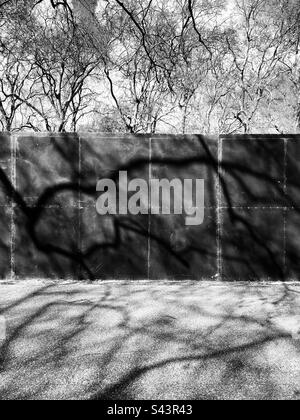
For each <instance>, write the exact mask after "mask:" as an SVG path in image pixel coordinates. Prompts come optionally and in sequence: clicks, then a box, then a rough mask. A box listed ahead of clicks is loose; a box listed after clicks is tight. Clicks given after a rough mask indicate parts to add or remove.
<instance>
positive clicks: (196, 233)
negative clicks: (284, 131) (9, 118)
mask: <svg viewBox="0 0 300 420" xmlns="http://www.w3.org/2000/svg"><path fill="white" fill-rule="evenodd" d="M2 137H3V138H1V143H0V163H1V166H0V185H1V188H0V212H1V214H0V216H1V220H2V221H3V223H2V226H1V228H0V229H1V240H0V241H1V242H0V258H1V272H0V275H1V277H2V278H4V277H9V276H12V277H14V278H17V279H24V278H55V279H57V278H61V279H66V278H69V279H89V280H95V279H112V278H113V279H121V280H122V279H130V280H136V279H172V280H190V279H193V280H202V279H215V278H218V279H219V280H221V279H222V280H229V281H232V280H233V281H237V280H247V281H257V280H276V281H286V280H291V279H293V280H298V273H299V258H298V255H299V248H300V243H299V235H298V232H299V227H300V226H299V225H300V214H299V209H300V202H299V197H300V194H299V193H300V184H299V179H300V176H299V175H300V174H299V164H298V162H299V159H298V158H299V153H300V146H299V145H300V142H299V136H286V137H282V136H230V137H221V138H220V139H217V138H205V137H203V136H185V137H176V136H156V137H155V136H154V137H150V136H148V137H147V136H127V137H126V136H123V137H122V138H114V137H113V136H101V135H91V136H85V137H83V138H82V137H78V136H74V135H68V134H64V135H48V136H46V137H36V136H28V137H26V136H25V137H24V136H23V137H20V138H18V139H15V138H14V139H9V138H8V136H2ZM119 171H127V172H128V177H129V179H133V178H136V177H139V178H142V179H145V180H149V178H150V177H151V178H159V179H162V178H168V179H170V180H171V179H173V178H179V179H181V180H184V179H190V178H193V179H195V178H198V179H204V180H205V219H204V223H203V224H202V225H201V226H197V227H187V226H185V216H184V215H182V216H181V215H180V216H179V215H171V216H161V215H151V216H148V215H139V216H130V215H124V216H108V217H101V216H99V215H98V214H97V213H96V210H95V202H96V199H97V194H96V183H97V181H98V180H99V179H102V178H110V179H113V180H116V181H117V180H118V175H119ZM29 262H30V263H29Z"/></svg>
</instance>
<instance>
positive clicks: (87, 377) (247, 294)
mask: <svg viewBox="0 0 300 420" xmlns="http://www.w3.org/2000/svg"><path fill="white" fill-rule="evenodd" d="M299 302H300V295H299V288H298V287H297V286H294V287H291V288H290V287H289V286H286V287H283V286H281V285H276V286H274V285H258V284H256V285H254V284H253V285H250V284H235V285H230V284H223V285H222V284H220V283H216V284H212V283H203V284H202V283H201V284H200V283H188V282H183V283H176V284H174V283H173V284H170V283H163V282H161V283H152V284H151V283H132V282H131V283H126V282H119V283H104V284H103V283H102V284H100V283H95V284H85V283H76V284H74V283H73V284H72V283H70V284H66V283H65V284H54V283H48V284H47V283H45V284H44V285H41V284H40V285H38V284H32V283H30V284H28V283H25V282H22V283H19V284H15V285H4V284H2V285H1V298H0V306H1V311H0V315H1V316H2V317H3V316H4V317H5V318H6V320H7V327H8V331H7V332H8V335H7V340H6V342H5V343H2V346H1V362H0V369H1V379H0V395H1V398H2V399H10V398H15V399H20V398H23V399H31V398H55V399H69V398H85V399H100V400H101V399H106V400H107V399H108V400H109V399H139V398H141V399H159V398H161V399H165V398H166V399H167V398H170V399H234V398H236V399H278V398H285V399H297V398H299V393H300V388H299V383H300V363H299V362H300V354H299V348H300V347H299V346H300V340H299V339H300V335H299V334H298V333H299V326H300V319H299V313H300V312H299Z"/></svg>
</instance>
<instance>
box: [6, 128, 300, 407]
mask: <svg viewBox="0 0 300 420" xmlns="http://www.w3.org/2000/svg"><path fill="white" fill-rule="evenodd" d="M179 140H180V139H178V140H177V141H179ZM248 140H249V142H247V139H243V138H235V139H234V141H235V145H234V148H233V146H232V147H229V146H227V145H226V142H227V141H232V140H229V139H226V138H224V142H223V143H224V144H223V145H222V152H223V158H222V161H220V156H219V158H218V150H219V151H220V144H219V145H217V143H216V142H215V140H213V139H212V140H209V139H205V138H203V137H201V136H197V137H196V136H193V137H190V138H188V139H187V144H188V146H186V147H187V150H184V151H183V153H182V154H183V156H182V157H181V156H178V157H172V156H171V157H170V155H168V154H166V153H165V149H166V150H168V149H169V146H170V145H169V144H168V141H165V143H162V140H161V139H159V141H158V142H157V143H158V144H159V145H157V144H155V143H154V144H153V155H152V159H151V165H152V171H153V173H154V175H155V176H159V177H164V176H166V177H169V178H172V177H173V176H176V174H177V176H178V174H179V176H180V177H181V178H184V177H188V176H193V177H195V176H197V177H199V178H201V177H203V178H205V179H207V187H206V188H207V189H206V196H207V200H206V209H205V210H206V218H205V223H204V225H203V226H201V227H198V228H195V229H190V228H187V227H185V226H184V223H183V218H181V217H180V218H178V219H177V218H172V217H170V218H169V217H161V216H157V217H155V216H153V217H151V219H149V217H148V216H141V217H140V216H138V217H131V216H118V217H109V218H103V219H101V217H99V216H98V215H97V214H96V211H95V200H96V198H97V195H96V191H95V189H96V188H95V186H96V181H97V179H100V178H106V177H108V178H110V179H115V180H116V181H117V179H118V174H119V171H121V170H122V171H127V172H128V174H129V176H130V177H132V178H133V177H136V176H140V177H146V176H149V157H148V148H147V147H145V150H143V149H142V151H141V156H138V157H136V154H135V153H131V151H130V153H128V154H129V155H130V156H132V158H130V159H129V160H128V159H127V158H128V155H126V154H125V157H124V158H123V157H122V159H121V158H117V159H116V158H115V157H114V158H112V157H111V156H107V159H108V162H106V157H104V156H103V152H102V151H100V152H99V150H98V149H97V148H96V147H94V146H93V145H92V144H91V142H89V141H87V142H86V143H85V146H84V147H85V156H89V157H90V159H88V160H87V161H86V162H84V164H83V165H82V161H80V157H79V153H78V149H77V146H76V145H77V144H78V143H77V141H76V142H74V139H73V138H70V137H69V136H67V135H66V136H65V137H63V141H62V140H61V138H59V139H57V138H53V139H52V140H51V147H53V148H54V149H53V150H55V153H56V156H57V157H56V161H57V162H59V169H58V172H59V174H60V181H59V182H57V181H56V180H55V177H56V175H57V168H54V170H53V168H50V169H48V168H47V167H46V165H44V163H45V162H49V156H47V155H46V156H43V154H44V152H43V151H42V152H41V153H40V152H39V153H38V154H37V157H36V160H35V161H34V160H33V159H34V157H31V158H29V157H27V156H25V159H23V158H24V156H22V153H28V154H29V155H30V153H32V151H31V150H24V151H17V158H18V159H19V163H18V164H17V172H18V174H17V175H18V176H17V178H16V180H14V181H13V180H12V179H10V171H6V170H5V169H3V168H0V182H1V184H2V194H3V195H4V197H5V200H7V202H6V203H7V205H5V206H2V207H1V211H2V213H1V217H2V218H3V219H2V220H3V221H4V223H3V224H2V226H1V238H0V250H1V270H2V272H3V273H1V274H4V273H5V272H6V274H7V266H6V265H7V264H8V265H9V267H10V268H13V269H14V273H15V274H16V276H17V278H19V279H22V278H25V277H40V278H48V279H50V278H55V279H67V278H70V279H82V280H90V281H94V280H96V279H113V278H116V279H117V278H120V279H124V278H129V279H132V280H134V279H145V278H148V276H149V265H148V263H149V240H150V245H151V258H152V259H151V260H150V263H151V267H150V276H149V277H150V278H153V279H167V278H173V279H176V280H190V279H195V280H200V279H202V278H205V279H211V278H214V279H215V278H216V274H217V273H218V274H219V275H221V278H222V279H224V280H235V281H237V280H248V281H249V280H250V281H257V280H262V279H263V280H266V279H267V280H268V279H269V280H275V281H282V283H283V288H282V289H281V290H280V293H279V294H278V295H277V293H275V296H272V299H271V304H272V306H273V308H274V311H276V308H277V307H278V305H281V304H286V305H287V306H288V308H289V310H290V308H292V307H293V305H294V299H295V296H296V294H295V293H294V292H293V291H291V287H290V286H289V285H285V282H286V280H288V279H292V278H297V275H298V272H299V262H298V255H299V252H298V248H299V240H298V236H299V235H298V233H299V220H300V219H299V217H300V215H299V203H298V198H299V197H300V195H299V191H300V189H299V179H300V177H299V165H297V153H296V146H295V144H296V140H297V139H296V138H291V139H290V140H288V141H287V140H286V139H284V138H279V137H278V138H276V139H273V138H268V139H267V140H266V141H262V140H261V139H258V138H256V137H251V138H249V139H248ZM107 141H108V140H107ZM169 141H170V142H172V141H173V140H172V139H170V140H169ZM74 144H75V147H74ZM143 144H144V143H143ZM147 145H148V142H146V146H147ZM217 146H218V147H217ZM73 147H74V149H73ZM173 147H174V146H173ZM70 150H71V151H70ZM72 150H73V151H72ZM195 150H196V152H195ZM233 150H234V151H235V153H233ZM172 152H173V150H172ZM170 154H171V152H170ZM114 156H115V154H114ZM173 156H174V153H173ZM249 156H251V157H252V159H250V158H249ZM114 159H116V160H114ZM24 162H25V163H24ZM95 162H97V163H96V164H95ZM18 165H19V166H18ZM37 174H38V175H37ZM146 174H148V175H146ZM40 180H42V182H40ZM44 180H46V181H47V182H46V185H45V181H44ZM10 201H12V202H13V203H14V206H13V207H12V206H11V205H10ZM149 221H150V222H151V226H150V227H151V229H150V230H149ZM12 222H13V223H14V226H15V227H16V231H15V233H14V235H15V238H14V241H15V242H14V243H13V247H11V245H12V244H11V242H10V239H11V236H10V235H7V231H9V227H10V226H11V223H12ZM149 232H150V235H149ZM218 245H219V247H218ZM220 245H221V247H220ZM11 248H12V249H11ZM12 250H13V251H14V259H13V261H11V260H10V257H11V251H12ZM220 250H221V254H220ZM12 264H13V267H11V265H12ZM37 273H38V275H37ZM96 284H97V283H96ZM82 287H83V288H84V287H86V284H85V283H83V285H82V286H80V285H79V284H76V286H74V287H72V288H71V290H70V288H68V287H67V286H66V287H65V290H62V289H61V288H58V287H56V286H53V285H47V286H45V287H43V288H41V289H38V290H35V291H34V292H32V293H30V294H28V295H27V294H25V296H24V298H23V299H21V300H20V301H17V302H13V303H12V304H5V303H4V304H2V305H1V307H2V309H1V311H0V315H1V316H5V317H7V318H8V319H10V318H11V319H14V322H13V323H12V325H11V326H10V327H9V335H8V339H7V341H6V342H5V343H4V344H3V345H2V347H1V369H2V374H3V378H4V379H3V385H2V390H1V397H2V398H12V397H14V398H34V397H38V396H41V395H43V396H46V397H49V396H50V397H51V396H53V395H54V396H55V397H61V398H65V397H74V396H77V397H78V398H80V397H82V396H84V397H88V398H92V399H114V398H117V399H131V398H132V399H135V398H139V397H142V398H148V397H150V398H151V397H152V398H159V397H166V396H167V397H169V398H172V397H175V398H180V392H182V391H183V390H186V394H185V395H183V396H182V397H187V398H195V399H208V398H212V399H214V398H221V397H222V396H223V397H230V394H232V393H236V397H238V396H241V397H245V395H246V396H249V397H250V398H254V397H256V398H258V397H262V396H263V397H264V398H276V397H277V396H278V395H280V392H281V390H280V386H279V384H278V381H279V380H277V379H276V378H274V372H273V371H272V369H270V368H269V366H267V365H266V364H264V363H263V362H262V360H261V358H263V356H261V357H260V355H261V354H262V355H263V354H264V351H266V350H265V349H270V348H271V351H273V352H274V351H275V350H274V346H275V347H276V346H277V345H278V344H279V343H283V342H284V343H285V344H284V348H288V351H291V352H292V351H293V350H292V349H295V351H296V354H298V347H297V343H296V342H294V341H293V340H292V338H291V333H290V332H287V331H286V330H285V329H282V328H279V327H278V326H277V324H276V322H274V319H273V315H274V314H272V313H270V312H269V310H268V309H263V317H260V316H258V315H257V316H255V315H249V307H248V306H247V305H245V310H244V311H243V310H241V311H239V305H241V308H243V302H245V301H247V299H249V296H250V297H253V296H252V293H253V290H252V289H251V288H250V287H248V286H246V285H245V286H243V287H242V286H238V288H237V291H236V292H235V293H236V296H235V300H234V301H232V300H230V299H231V298H229V301H228V305H226V304H224V305H221V310H220V312H218V311H217V313H215V310H214V308H213V307H214V305H215V304H216V302H217V301H218V300H219V299H220V300H222V296H221V297H220V296H219V295H217V296H214V295H213V296H211V297H210V298H211V305H212V306H210V304H209V297H208V296H207V295H206V292H207V293H208V294H209V293H210V292H209V289H207V290H206V288H205V286H201V285H200V284H198V285H197V283H189V284H187V283H186V282H183V283H182V285H180V284H177V285H176V286H174V287H175V290H172V288H171V287H170V285H168V284H167V283H166V284H165V285H164V286H163V288H160V286H159V285H157V286H156V285H155V284H153V286H150V285H147V286H146V285H145V286H144V287H142V288H136V289H135V288H134V286H133V284H132V283H123V284H120V285H119V286H118V287H115V288H114V286H113V284H112V285H109V284H107V283H105V284H103V285H102V287H101V289H100V290H101V296H100V297H99V296H97V293H100V292H99V291H98V292H97V290H96V288H95V289H90V290H89V291H87V290H85V289H83V288H82ZM89 287H91V288H93V287H94V286H93V285H90V286H89ZM95 287H96V286H95ZM198 287H199V289H198ZM200 288H201V292H199V291H200ZM197 291H198V294H197ZM94 293H95V295H94ZM199 293H200V295H201V296H202V297H201V296H199ZM231 293H232V292H231ZM255 293H256V292H255ZM220 294H221V295H222V292H220ZM201 299H202V300H201ZM255 299H256V300H257V301H259V302H262V305H266V307H268V304H269V303H270V302H268V299H270V297H269V296H266V295H265V292H264V287H263V286H262V291H261V295H256V296H255ZM203 300H204V301H203ZM170 301H171V302H172V301H173V304H170ZM151 305H153V307H152V308H151ZM295 307H296V305H295ZM228 308H230V309H228ZM147 310H148V311H149V313H147ZM271 312H272V311H271ZM183 319H185V321H186V322H185V323H184V322H183V321H182V320H183ZM194 320H195V323H196V324H194V323H193V322H194ZM197 322H199V323H198V324H197ZM286 346H287V347H286ZM27 347H28V348H27ZM20 348H21V350H22V351H20V350H19V349H20ZM268 351H269V350H268ZM274 363H275V362H274ZM20 367H21V370H22V372H23V375H20V371H19V370H20ZM73 371H74V375H75V377H74V378H73V379H72V380H71V383H72V386H71V387H70V386H69V384H68V378H67V376H68V375H69V374H70V372H73ZM51 372H52V373H51ZM66 372H67V373H66ZM76 372H78V377H76V374H77V373H76ZM83 372H87V373H86V375H87V378H82V377H81V375H84V373H83ZM58 377H59V378H61V381H60V384H59V386H58V390H56V386H57V384H58V382H57V381H58V380H57V378H58ZM24 378H26V381H27V384H26V383H25V382H24V381H25V379H24ZM43 378H44V379H43ZM45 378H47V385H45ZM145 378H146V379H145ZM165 378H168V380H167V381H166V380H165ZM191 378H192V379H191ZM279 379H280V378H279ZM144 381H146V384H145V383H144ZM250 383H254V384H255V386H254V387H253V388H251V387H250V386H248V385H249V384H250ZM151 384H152V385H151ZM153 384H154V385H153ZM177 386H178V390H179V391H178V392H177V391H176V387H177ZM60 389H61V391H60ZM59 392H61V394H59ZM298 392H299V389H298V388H297V387H296V386H295V387H294V388H293V390H292V394H291V395H289V396H290V397H293V396H294V397H295V396H297V395H298V394H297V393H298ZM293 393H294V394H293Z"/></svg>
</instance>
